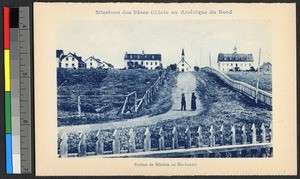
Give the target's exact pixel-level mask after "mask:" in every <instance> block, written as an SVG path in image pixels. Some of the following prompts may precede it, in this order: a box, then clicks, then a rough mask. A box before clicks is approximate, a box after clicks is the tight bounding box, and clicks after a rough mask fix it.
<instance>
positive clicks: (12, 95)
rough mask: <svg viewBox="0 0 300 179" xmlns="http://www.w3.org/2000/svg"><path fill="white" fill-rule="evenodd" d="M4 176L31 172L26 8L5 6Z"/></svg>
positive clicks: (28, 36)
mask: <svg viewBox="0 0 300 179" xmlns="http://www.w3.org/2000/svg"><path fill="white" fill-rule="evenodd" d="M3 11H4V14H3V15H4V76H5V99H4V100H5V135H6V173H7V174H20V173H22V174H23V173H31V98H30V96H31V92H30V28H29V27H30V24H29V7H19V8H10V7H4V9H3Z"/></svg>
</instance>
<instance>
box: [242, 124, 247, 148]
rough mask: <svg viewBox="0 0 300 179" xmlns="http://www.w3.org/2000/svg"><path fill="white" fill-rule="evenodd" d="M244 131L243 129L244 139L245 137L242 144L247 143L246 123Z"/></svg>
mask: <svg viewBox="0 0 300 179" xmlns="http://www.w3.org/2000/svg"><path fill="white" fill-rule="evenodd" d="M242 131H243V134H242V139H243V141H242V144H247V132H246V127H245V125H243V127H242Z"/></svg>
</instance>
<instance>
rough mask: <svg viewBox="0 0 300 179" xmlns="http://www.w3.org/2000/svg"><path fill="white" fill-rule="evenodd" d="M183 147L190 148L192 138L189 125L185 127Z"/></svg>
mask: <svg viewBox="0 0 300 179" xmlns="http://www.w3.org/2000/svg"><path fill="white" fill-rule="evenodd" d="M185 137H186V139H185V148H186V149H189V148H191V143H192V138H191V131H190V128H189V126H187V127H186V129H185Z"/></svg>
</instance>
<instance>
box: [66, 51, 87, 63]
mask: <svg viewBox="0 0 300 179" xmlns="http://www.w3.org/2000/svg"><path fill="white" fill-rule="evenodd" d="M67 56H72V57H74V58H75V59H76V60H77V61H78V63H84V62H83V61H82V57H80V56H77V55H76V53H74V54H73V53H71V52H69V53H68V54H67V55H62V57H61V60H63V59H64V58H66V57H67Z"/></svg>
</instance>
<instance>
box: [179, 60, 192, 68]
mask: <svg viewBox="0 0 300 179" xmlns="http://www.w3.org/2000/svg"><path fill="white" fill-rule="evenodd" d="M181 62H182V60H180V61H179V62H178V63H177V65H178V64H179V63H181ZM183 62H184V63H185V64H187V65H188V66H189V67H190V68H192V67H191V65H190V64H189V63H188V62H187V61H185V60H183Z"/></svg>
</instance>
